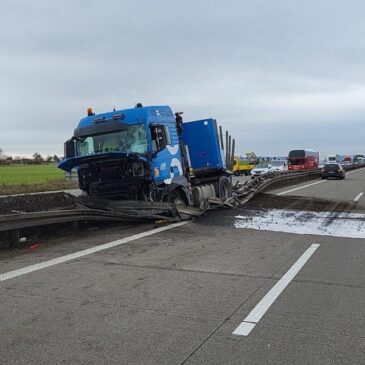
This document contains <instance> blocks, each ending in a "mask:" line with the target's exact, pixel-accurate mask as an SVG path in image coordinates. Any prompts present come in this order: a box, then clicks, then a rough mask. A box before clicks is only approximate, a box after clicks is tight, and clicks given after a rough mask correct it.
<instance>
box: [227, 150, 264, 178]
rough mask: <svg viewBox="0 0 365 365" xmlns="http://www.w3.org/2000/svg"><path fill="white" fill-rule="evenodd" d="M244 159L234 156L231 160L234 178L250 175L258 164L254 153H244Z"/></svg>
mask: <svg viewBox="0 0 365 365" xmlns="http://www.w3.org/2000/svg"><path fill="white" fill-rule="evenodd" d="M245 155H246V157H243V156H236V157H235V158H234V160H233V173H234V174H235V175H236V176H239V175H242V174H244V175H250V172H251V170H252V169H254V168H255V166H256V164H257V163H258V162H259V161H258V159H257V156H256V155H255V153H254V152H246V153H245Z"/></svg>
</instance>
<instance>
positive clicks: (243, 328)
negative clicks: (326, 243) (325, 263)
mask: <svg viewBox="0 0 365 365" xmlns="http://www.w3.org/2000/svg"><path fill="white" fill-rule="evenodd" d="M318 247H319V244H317V243H313V244H312V245H311V246H310V247H309V248H308V249H307V250H306V251H305V252H304V253H303V255H302V256H300V258H299V259H298V260H297V261H296V263H295V264H294V265H293V266H292V267H291V268H290V269H289V270H288V271H287V272H286V274H285V275H284V276H283V277H282V278H281V279H280V280H279V281H278V282H277V283H276V284H275V285H274V286H273V287H272V288H271V289H270V291H269V292H268V293H267V294H266V295H265V296H264V297H263V298H262V299H261V301H260V302H259V303H258V304H257V305H256V307H255V308H254V309H253V310H252V311H251V312H250V313H249V315H248V316H247V317H246V318H245V319H244V320H243V322H242V323H241V324H240V325H239V326H238V327H237V328H236V329H235V330H234V331H233V334H234V335H238V336H248V335H249V333H250V332H251V331H252V330H253V329H254V327H255V326H256V324H257V323H258V322H259V321H260V319H261V318H262V317H263V316H264V314H265V313H266V311H267V310H268V309H269V308H270V307H271V305H272V304H273V303H274V302H275V300H276V299H277V298H278V297H279V295H280V294H281V293H282V292H283V290H284V289H285V288H286V287H287V286H288V284H289V283H290V282H291V281H292V280H293V279H294V278H295V276H296V275H297V274H298V272H299V271H300V270H301V268H302V267H303V266H304V265H305V263H306V262H307V261H308V260H309V259H310V257H311V256H312V255H313V254H314V252H315V251H316V250H317V248H318Z"/></svg>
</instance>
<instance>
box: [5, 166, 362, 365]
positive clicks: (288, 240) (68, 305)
mask: <svg viewBox="0 0 365 365" xmlns="http://www.w3.org/2000/svg"><path fill="white" fill-rule="evenodd" d="M313 182H316V181H312V182H306V183H305V184H301V185H300V186H291V187H286V188H282V189H278V190H275V191H274V193H276V194H277V193H280V192H281V193H282V192H285V191H288V190H290V189H294V188H298V187H302V186H304V185H308V184H310V183H313ZM364 183H365V170H362V171H360V170H359V171H356V172H354V173H353V174H348V176H347V178H346V180H344V181H325V182H323V183H322V182H321V183H319V184H316V185H312V186H309V187H306V188H303V189H299V190H295V191H292V192H289V193H285V194H282V195H294V194H297V195H305V196H314V197H317V196H318V197H321V198H326V199H339V198H341V199H348V200H353V199H354V198H355V196H356V195H357V194H359V193H360V192H362V191H363V190H364V189H365V185H364ZM363 199H365V198H364V197H361V198H360V199H359V202H358V204H363ZM241 212H244V209H243V210H242V211H241ZM241 212H240V211H239V210H224V211H218V212H211V213H209V214H208V215H207V216H205V217H203V218H202V219H200V220H197V221H194V222H188V223H186V222H183V223H182V224H178V225H176V226H165V225H140V226H134V227H126V228H125V227H124V228H121V227H116V226H115V227H113V228H110V227H109V228H106V229H99V230H95V231H89V232H86V233H81V234H79V235H78V236H73V237H62V238H58V239H53V240H51V239H50V240H47V241H44V242H41V243H40V245H39V246H38V247H37V248H35V249H33V250H32V249H27V250H20V251H16V252H3V253H1V254H0V308H1V311H0V363H1V364H104V363H107V364H159V365H160V364H280V365H282V364H311V365H313V364H364V363H365V265H364V262H365V242H364V239H355V238H343V237H335V236H326V235H318V236H317V235H308V234H292V233H284V232H272V231H266V230H260V229H259V227H258V229H237V228H235V227H234V222H235V219H236V218H235V216H237V215H238V214H240V213H241ZM156 229H157V231H156ZM108 242H112V243H111V244H109V245H107V246H102V245H103V244H105V243H108ZM89 249H91V250H89ZM85 250H89V251H85ZM50 260H52V261H50Z"/></svg>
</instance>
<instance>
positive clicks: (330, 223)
mask: <svg viewBox="0 0 365 365" xmlns="http://www.w3.org/2000/svg"><path fill="white" fill-rule="evenodd" d="M235 218H236V220H235V223H234V225H235V227H236V228H252V229H259V230H266V231H276V232H287V233H297V234H313V235H328V236H337V237H350V238H365V214H358V213H346V212H311V211H304V212H303V211H295V210H285V209H270V210H266V209H265V210H250V211H248V213H247V215H239V216H236V217H235Z"/></svg>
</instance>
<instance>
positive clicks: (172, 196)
mask: <svg viewBox="0 0 365 365" xmlns="http://www.w3.org/2000/svg"><path fill="white" fill-rule="evenodd" d="M167 201H168V202H169V203H171V204H174V205H179V206H182V207H186V202H185V200H184V198H183V197H182V196H181V193H180V192H179V191H177V190H172V191H170V192H169V193H168V194H167Z"/></svg>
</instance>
